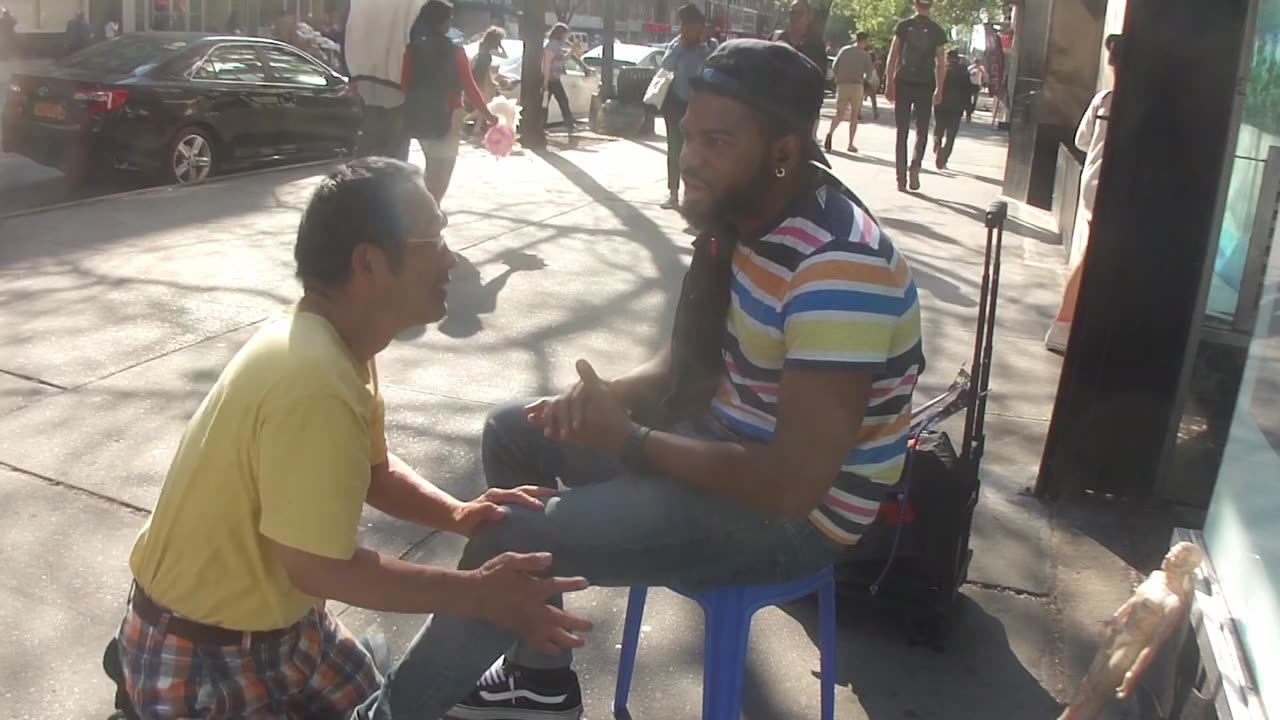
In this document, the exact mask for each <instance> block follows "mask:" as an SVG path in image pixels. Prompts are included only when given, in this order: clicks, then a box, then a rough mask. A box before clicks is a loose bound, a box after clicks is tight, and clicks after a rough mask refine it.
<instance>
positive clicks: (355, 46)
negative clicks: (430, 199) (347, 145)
mask: <svg viewBox="0 0 1280 720" xmlns="http://www.w3.org/2000/svg"><path fill="white" fill-rule="evenodd" d="M424 4H426V0H393V2H386V0H381V1H376V0H352V3H351V11H350V13H348V15H347V26H346V30H345V32H344V36H343V44H342V56H343V62H344V64H345V65H346V67H347V72H349V73H350V75H351V87H352V88H353V89H354V90H355V91H356V92H357V93H358V94H359V95H360V97H361V98H363V99H364V104H365V113H364V127H363V128H362V129H361V130H362V132H361V136H360V147H358V148H357V149H356V154H357V155H360V156H362V157H367V156H370V155H381V156H384V157H392V158H396V159H398V160H408V159H409V138H408V136H407V135H405V134H404V132H403V131H402V129H401V110H402V106H403V105H404V90H403V89H402V88H401V86H400V82H401V78H402V74H403V70H404V52H405V48H406V47H407V46H408V45H409V30H410V28H411V27H413V21H414V20H415V19H416V18H417V17H418V12H419V11H420V10H422V6H423V5H424Z"/></svg>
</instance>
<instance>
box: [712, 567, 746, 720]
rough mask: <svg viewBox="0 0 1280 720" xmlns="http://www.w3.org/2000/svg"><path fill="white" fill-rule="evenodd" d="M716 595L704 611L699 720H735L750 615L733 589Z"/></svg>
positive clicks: (739, 707)
mask: <svg viewBox="0 0 1280 720" xmlns="http://www.w3.org/2000/svg"><path fill="white" fill-rule="evenodd" d="M716 595H717V597H716V599H715V601H714V603H713V604H712V605H711V606H709V607H707V608H705V609H706V614H707V638H706V643H705V655H706V656H705V658H704V659H703V669H702V717H703V720H739V718H741V717H742V683H743V675H744V674H745V673H746V670H747V642H748V639H749V636H750V632H751V615H750V614H749V613H748V612H747V608H746V605H745V602H744V599H743V597H742V596H741V594H740V593H739V592H737V591H736V589H735V590H721V591H718V592H717V593H716Z"/></svg>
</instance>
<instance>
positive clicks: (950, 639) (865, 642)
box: [743, 595, 1060, 720]
mask: <svg viewBox="0 0 1280 720" xmlns="http://www.w3.org/2000/svg"><path fill="white" fill-rule="evenodd" d="M1018 602H1021V603H1025V604H1028V605H1031V604H1033V603H1036V602H1037V601H1035V600H1032V599H1018ZM837 603H838V607H837V615H836V617H837V623H838V626H837V630H836V648H837V649H836V670H835V674H836V694H837V696H839V695H840V694H841V693H842V692H851V693H852V694H853V695H854V696H855V697H856V698H857V702H858V704H859V705H861V707H862V710H863V712H864V713H865V714H866V717H867V718H869V720H900V719H901V718H916V719H920V720H924V719H928V720H958V719H960V718H974V719H975V720H976V719H984V720H985V719H986V718H997V717H1016V718H1026V719H1027V720H1040V719H1042V718H1043V719H1049V718H1053V717H1055V716H1056V714H1057V712H1058V710H1059V708H1060V706H1059V705H1058V702H1057V700H1055V699H1054V697H1053V695H1052V694H1050V693H1049V691H1047V690H1046V689H1045V688H1044V686H1043V685H1042V684H1041V682H1040V681H1039V680H1037V679H1036V678H1035V677H1034V676H1032V674H1031V672H1029V671H1028V669H1027V667H1025V665H1024V661H1023V660H1021V659H1019V658H1018V656H1017V655H1016V654H1015V653H1014V650H1013V647H1012V645H1011V634H1012V633H1013V632H1017V630H1016V628H1006V626H1005V624H1004V623H1002V622H1001V620H1000V619H999V618H997V617H996V616H994V615H992V614H991V613H990V612H988V611H987V610H986V609H985V608H983V607H982V606H981V605H979V604H978V603H977V602H975V601H974V600H973V599H972V598H970V597H968V596H967V595H961V597H960V599H959V601H958V602H957V604H956V607H955V608H954V609H953V613H952V615H951V616H950V618H949V620H948V622H949V628H948V634H947V638H946V648H945V649H944V650H943V651H936V650H932V649H929V648H926V647H919V646H911V645H909V644H908V643H907V642H906V640H905V635H904V634H903V633H902V632H901V631H900V630H898V629H897V628H896V627H895V626H894V624H893V623H891V622H886V618H885V615H884V612H885V611H884V609H883V608H881V607H879V606H877V605H875V604H873V603H870V602H869V601H867V600H865V599H858V598H843V597H842V598H840V599H838V600H837ZM781 609H782V610H783V611H784V612H786V613H787V614H788V615H790V616H791V617H792V618H793V619H794V620H796V621H797V622H799V623H800V624H801V625H802V626H803V628H804V630H805V632H806V633H808V635H809V638H810V640H812V641H813V642H814V644H815V646H816V644H817V637H818V636H817V630H818V605H817V602H816V601H814V600H813V599H811V598H810V599H806V600H801V601H799V602H796V603H791V604H789V605H785V606H782V608H781ZM1001 614H1002V615H1008V613H1003V612H1002V613H1001ZM1036 614H1039V613H1036ZM1030 622H1031V623H1039V622H1040V618H1039V617H1036V618H1033V619H1031V620H1030ZM1031 629H1032V630H1033V631H1039V630H1041V628H1037V627H1035V626H1032V627H1031ZM1043 634H1044V636H1046V638H1047V637H1048V636H1049V635H1050V633H1049V632H1047V631H1044V632H1043ZM1036 650H1039V651H1041V652H1043V653H1044V654H1047V650H1048V648H1036ZM815 677H816V669H815ZM760 687H761V683H759V682H750V681H748V682H747V683H746V688H747V690H746V693H745V695H744V697H743V709H744V711H745V714H747V715H748V716H749V717H753V718H771V717H779V716H781V713H778V712H776V711H771V706H770V703H771V701H770V699H769V698H768V697H766V696H765V695H764V694H763V693H762V692H761V691H760V689H759V688H760ZM839 704H840V703H839V700H838V699H837V705H839Z"/></svg>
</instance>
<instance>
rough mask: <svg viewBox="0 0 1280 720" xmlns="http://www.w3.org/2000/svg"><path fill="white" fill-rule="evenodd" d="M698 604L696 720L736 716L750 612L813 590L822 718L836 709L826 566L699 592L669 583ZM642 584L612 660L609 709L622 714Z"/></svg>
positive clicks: (735, 719) (832, 600) (832, 595)
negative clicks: (780, 579) (702, 624)
mask: <svg viewBox="0 0 1280 720" xmlns="http://www.w3.org/2000/svg"><path fill="white" fill-rule="evenodd" d="M672 589H673V590H675V591H676V592H678V593H680V594H681V595H684V596H685V597H687V598H690V599H692V600H696V601H697V603H698V604H699V605H701V606H702V612H703V615H704V616H705V617H706V623H707V635H706V638H705V640H704V649H703V661H702V662H703V664H702V720H739V718H740V717H741V714H742V676H743V673H744V671H745V670H746V665H747V636H748V634H749V633H750V632H751V617H752V616H753V615H755V613H756V611H757V610H760V609H761V608H766V607H770V606H772V605H778V604H781V603H785V602H790V601H792V600H796V599H799V598H802V597H805V596H807V595H812V594H813V593H815V592H816V593H818V649H819V650H820V651H821V653H822V720H834V718H835V712H836V685H835V663H836V584H835V578H834V576H833V575H832V571H831V567H830V566H827V568H826V569H824V570H823V571H822V572H819V573H818V574H816V575H812V576H810V577H807V578H803V579H800V580H795V581H792V582H789V583H782V584H780V585H748V586H743V587H726V588H719V589H717V590H712V591H710V592H705V593H689V592H684V591H682V590H680V589H679V588H672ZM646 592H647V588H643V587H634V588H631V597H630V599H629V600H628V601H627V618H626V624H625V625H623V630H622V657H621V658H620V659H619V661H618V687H617V690H616V691H615V693H614V696H613V714H614V715H615V716H617V715H624V716H625V715H626V712H627V696H628V695H630V694H631V673H632V671H634V670H635V665H636V646H637V645H639V644H640V623H641V621H642V620H643V619H644V601H645V594H646Z"/></svg>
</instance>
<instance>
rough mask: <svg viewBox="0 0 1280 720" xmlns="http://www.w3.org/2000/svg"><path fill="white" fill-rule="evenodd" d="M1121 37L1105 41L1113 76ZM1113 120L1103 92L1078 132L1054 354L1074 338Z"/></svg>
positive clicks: (1049, 341)
mask: <svg viewBox="0 0 1280 720" xmlns="http://www.w3.org/2000/svg"><path fill="white" fill-rule="evenodd" d="M1123 44H1124V37H1123V36H1122V35H1110V36H1108V37H1107V40H1106V47H1107V66H1108V67H1109V68H1110V69H1111V73H1112V79H1113V84H1114V76H1115V74H1116V73H1118V72H1119V65H1120V62H1121V61H1122V60H1123V57H1122V56H1123V52H1122V46H1123ZM1110 118H1111V90H1110V89H1107V90H1103V91H1102V92H1099V93H1098V94H1097V95H1095V96H1094V97H1093V102H1090V103H1089V109H1088V110H1086V111H1085V113H1084V117H1083V118H1081V120H1080V126H1079V127H1077V128H1076V137H1075V142H1076V147H1077V148H1079V149H1081V150H1083V151H1085V157H1084V169H1083V171H1082V172H1081V174H1080V200H1079V203H1078V204H1077V205H1076V222H1075V226H1074V228H1073V229H1072V231H1071V253H1070V255H1069V256H1068V258H1067V268H1068V275H1067V284H1066V286H1065V287H1064V288H1063V290H1062V304H1061V305H1060V306H1059V308H1058V315H1057V316H1056V317H1055V318H1054V320H1053V324H1052V325H1050V326H1049V332H1048V333H1047V334H1046V335H1045V338H1044V346H1045V348H1047V349H1048V350H1051V351H1053V352H1065V351H1066V349H1067V339H1068V338H1070V337H1071V322H1072V321H1073V320H1074V319H1075V314H1076V298H1077V296H1078V295H1079V293H1080V280H1081V275H1082V272H1083V267H1084V256H1085V251H1086V250H1087V249H1088V247H1089V239H1090V236H1091V235H1092V228H1091V227H1090V226H1091V225H1092V223H1093V203H1094V201H1095V200H1097V197H1098V177H1099V176H1100V175H1101V174H1102V155H1103V152H1104V150H1105V148H1106V144H1107V130H1108V126H1109V122H1110Z"/></svg>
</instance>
